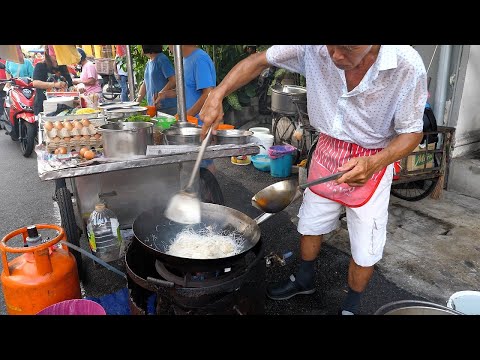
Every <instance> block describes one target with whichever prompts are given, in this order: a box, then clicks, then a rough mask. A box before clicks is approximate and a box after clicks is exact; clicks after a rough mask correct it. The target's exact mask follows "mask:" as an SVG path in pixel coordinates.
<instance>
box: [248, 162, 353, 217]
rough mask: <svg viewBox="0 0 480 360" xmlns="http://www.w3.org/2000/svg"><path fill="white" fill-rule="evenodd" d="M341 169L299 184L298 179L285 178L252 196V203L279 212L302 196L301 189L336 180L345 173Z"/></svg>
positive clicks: (269, 211)
mask: <svg viewBox="0 0 480 360" xmlns="http://www.w3.org/2000/svg"><path fill="white" fill-rule="evenodd" d="M345 173H346V171H340V172H337V173H335V174H332V175H329V176H325V177H322V178H320V179H317V180H313V181H310V182H307V183H305V184H301V185H298V186H297V184H298V182H297V180H283V181H279V182H277V183H275V184H272V185H270V186H267V187H266V188H265V189H262V190H260V191H259V192H258V193H256V194H255V195H254V196H253V197H252V205H253V206H255V207H256V208H257V209H259V210H262V211H264V212H266V213H277V212H280V211H282V210H283V209H285V208H286V207H287V206H288V205H290V204H291V203H293V202H294V201H295V200H297V199H298V198H300V197H301V196H302V192H301V191H300V190H301V189H306V188H307V187H310V186H313V185H317V184H322V183H325V182H327V181H331V180H336V179H338V178H339V177H341V176H342V175H343V174H345Z"/></svg>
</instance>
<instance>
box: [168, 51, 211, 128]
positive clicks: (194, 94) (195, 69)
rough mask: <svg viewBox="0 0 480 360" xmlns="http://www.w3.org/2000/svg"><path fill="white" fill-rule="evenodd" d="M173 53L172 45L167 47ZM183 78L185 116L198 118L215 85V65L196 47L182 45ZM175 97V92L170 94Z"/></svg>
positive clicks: (199, 122) (199, 121)
mask: <svg viewBox="0 0 480 360" xmlns="http://www.w3.org/2000/svg"><path fill="white" fill-rule="evenodd" d="M168 47H169V49H170V52H172V53H173V45H168ZM182 55H183V76H184V82H185V103H186V108H187V115H190V116H195V117H196V118H197V119H198V124H199V125H201V124H202V122H201V120H200V118H199V116H198V114H199V113H200V110H201V109H202V106H203V104H204V103H205V100H206V99H207V96H208V94H209V93H210V91H212V89H213V88H214V87H215V86H216V85H217V74H216V72H215V65H214V64H213V61H212V59H211V58H210V56H209V55H208V54H207V53H206V52H205V51H203V50H202V49H200V48H199V47H197V45H182ZM170 94H173V96H176V94H175V92H170Z"/></svg>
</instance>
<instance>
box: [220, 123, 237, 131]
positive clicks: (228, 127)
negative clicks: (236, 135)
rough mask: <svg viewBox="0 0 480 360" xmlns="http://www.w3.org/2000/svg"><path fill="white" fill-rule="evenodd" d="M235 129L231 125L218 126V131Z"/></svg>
mask: <svg viewBox="0 0 480 360" xmlns="http://www.w3.org/2000/svg"><path fill="white" fill-rule="evenodd" d="M233 129H235V126H233V125H230V124H220V125H218V128H217V130H233Z"/></svg>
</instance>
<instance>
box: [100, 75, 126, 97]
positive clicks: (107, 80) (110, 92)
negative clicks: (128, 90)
mask: <svg viewBox="0 0 480 360" xmlns="http://www.w3.org/2000/svg"><path fill="white" fill-rule="evenodd" d="M100 76H101V77H102V93H103V97H104V98H105V99H107V100H114V99H116V98H117V97H119V96H120V95H121V94H122V87H121V86H120V84H119V82H118V81H117V79H115V76H114V75H112V74H110V75H109V74H100Z"/></svg>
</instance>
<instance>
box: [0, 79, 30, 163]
mask: <svg viewBox="0 0 480 360" xmlns="http://www.w3.org/2000/svg"><path fill="white" fill-rule="evenodd" d="M2 83H3V84H5V86H4V89H3V90H4V91H5V93H6V95H5V100H4V108H3V117H1V122H2V125H3V127H4V128H5V130H6V131H7V133H8V134H10V137H11V138H12V140H13V141H20V148H21V150H22V154H23V156H25V157H29V156H30V155H31V154H32V151H33V148H34V147H35V139H36V138H37V131H38V124H37V120H36V117H35V115H34V113H33V102H34V100H35V91H36V90H35V88H34V87H33V81H32V79H30V78H27V77H19V78H11V79H9V80H2V81H0V84H2Z"/></svg>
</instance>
